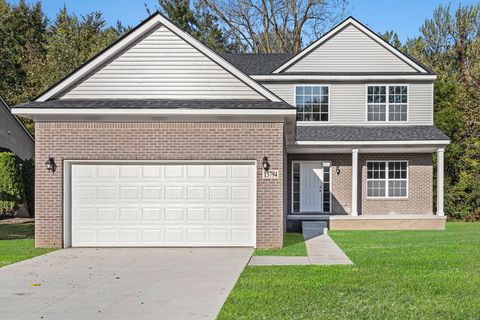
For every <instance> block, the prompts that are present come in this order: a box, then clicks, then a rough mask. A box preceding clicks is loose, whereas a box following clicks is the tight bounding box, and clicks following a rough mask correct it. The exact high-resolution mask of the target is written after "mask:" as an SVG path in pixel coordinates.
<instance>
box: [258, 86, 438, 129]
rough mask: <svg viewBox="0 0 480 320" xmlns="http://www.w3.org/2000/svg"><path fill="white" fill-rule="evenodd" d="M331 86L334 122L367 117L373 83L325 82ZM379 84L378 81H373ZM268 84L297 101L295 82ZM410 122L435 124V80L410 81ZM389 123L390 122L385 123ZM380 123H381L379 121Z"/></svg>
mask: <svg viewBox="0 0 480 320" xmlns="http://www.w3.org/2000/svg"><path fill="white" fill-rule="evenodd" d="M322 84H325V85H329V86H330V124H331V125H362V124H368V122H367V121H366V108H367V104H366V87H367V85H368V84H370V83H359V82H356V83H340V82H335V83H322ZM371 84H375V83H371ZM263 85H264V86H265V87H267V88H268V89H270V90H271V91H272V92H273V93H275V94H276V95H278V96H279V97H280V98H282V99H284V100H285V101H286V102H288V103H290V104H291V105H295V94H294V91H295V85H294V84H293V83H264V84H263ZM408 99H409V100H408V118H409V119H408V121H407V122H405V124H407V125H432V124H433V85H432V83H431V82H417V83H409V84H408ZM385 124H388V123H385ZM377 125H378V123H377Z"/></svg>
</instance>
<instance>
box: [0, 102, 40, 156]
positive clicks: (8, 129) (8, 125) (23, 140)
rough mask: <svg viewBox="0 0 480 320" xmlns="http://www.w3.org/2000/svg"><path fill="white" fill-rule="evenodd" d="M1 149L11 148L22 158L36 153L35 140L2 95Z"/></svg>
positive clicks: (0, 112)
mask: <svg viewBox="0 0 480 320" xmlns="http://www.w3.org/2000/svg"><path fill="white" fill-rule="evenodd" d="M0 150H3V151H6V150H10V151H12V152H13V153H15V154H16V155H17V156H18V157H19V158H21V159H24V160H25V159H30V158H33V156H34V155H35V140H34V139H33V136H32V135H31V134H30V132H29V131H28V130H27V128H25V126H24V125H23V123H22V122H21V121H20V119H18V117H17V116H15V115H13V114H12V113H11V111H10V107H9V106H8V104H7V102H6V101H5V100H4V99H3V97H1V96H0Z"/></svg>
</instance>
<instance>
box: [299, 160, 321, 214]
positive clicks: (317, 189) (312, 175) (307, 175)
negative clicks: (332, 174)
mask: <svg viewBox="0 0 480 320" xmlns="http://www.w3.org/2000/svg"><path fill="white" fill-rule="evenodd" d="M322 188H323V167H322V163H321V162H302V163H301V164H300V190H301V192H300V211H301V212H322V194H323V192H322V191H323V190H322Z"/></svg>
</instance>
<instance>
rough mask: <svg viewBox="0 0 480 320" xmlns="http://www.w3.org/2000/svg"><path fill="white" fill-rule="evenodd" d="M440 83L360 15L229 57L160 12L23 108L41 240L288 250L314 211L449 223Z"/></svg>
mask: <svg viewBox="0 0 480 320" xmlns="http://www.w3.org/2000/svg"><path fill="white" fill-rule="evenodd" d="M435 78H436V75H435V74H434V73H433V72H432V71H430V70H428V69H427V68H426V67H425V66H423V65H421V64H419V63H418V62H416V61H415V60H413V59H412V58H410V57H408V56H406V55H405V54H403V53H401V52H399V51H398V50H396V49H395V48H393V47H391V46H390V45H389V44H388V43H386V42H385V41H383V40H382V39H381V38H379V37H378V36H377V35H376V34H375V33H374V32H372V31H371V30H369V29H367V28H366V27H365V26H364V25H362V24H361V23H359V22H358V21H356V20H355V19H353V18H348V19H346V20H345V21H343V22H342V23H340V24H339V25H338V26H336V27H335V28H334V29H333V30H331V31H330V32H328V33H327V34H326V35H324V36H323V37H322V38H320V39H319V40H317V41H316V42H314V43H313V44H312V45H310V46H309V47H307V48H306V49H305V50H303V51H301V52H300V53H298V54H231V55H224V56H220V55H218V54H216V53H215V52H213V51H211V50H210V49H208V48H207V47H206V46H204V45H203V44H201V43H199V42H198V41H197V40H195V39H194V38H192V37H191V36H190V35H188V34H186V33H185V32H183V31H182V30H180V29H179V28H178V27H176V26H175V25H174V24H173V23H172V22H171V21H170V20H168V19H167V18H166V17H164V16H162V15H160V14H158V13H157V14H154V15H153V16H151V17H150V18H149V19H147V20H146V21H144V22H143V23H141V24H140V25H139V26H137V27H136V28H135V29H133V30H132V31H131V32H129V33H128V34H126V35H125V36H124V37H122V38H121V39H119V40H118V41H117V42H116V43H114V44H113V45H111V46H110V47H108V48H107V49H105V50H104V51H102V52H101V53H99V54H98V55H97V56H95V57H94V58H93V59H91V60H90V61H88V62H86V63H85V64H84V65H82V66H81V67H80V68H78V69H77V70H76V71H74V72H73V73H72V74H70V75H68V76H67V77H65V78H64V79H63V80H61V81H60V82H58V83H57V84H55V85H54V86H53V87H51V88H50V89H48V90H47V91H46V92H44V93H43V94H41V95H40V96H39V97H38V98H36V99H35V100H34V101H32V102H30V103H27V104H23V105H20V106H18V107H15V108H14V109H13V110H14V113H15V114H17V115H23V116H28V117H30V118H32V119H34V120H35V122H36V127H35V130H36V139H37V150H36V158H37V159H38V161H39V162H41V163H43V161H46V166H45V167H44V166H37V169H36V177H37V185H36V201H37V202H36V228H35V232H36V235H35V238H36V245H37V246H39V247H50V246H54V247H70V246H256V247H281V246H282V236H283V233H284V231H285V230H286V228H287V226H288V228H294V227H295V222H297V221H303V220H327V221H328V222H329V226H330V228H331V229H443V228H444V225H445V217H444V213H443V153H444V148H445V146H446V145H447V144H448V143H449V139H448V137H446V136H445V135H444V134H443V133H442V132H441V131H440V130H438V129H436V128H435V127H434V125H433V83H434V80H435ZM435 153H436V156H437V159H438V172H437V203H436V212H434V208H433V204H432V200H433V184H434V180H433V179H434V174H433V166H432V157H433V154H435Z"/></svg>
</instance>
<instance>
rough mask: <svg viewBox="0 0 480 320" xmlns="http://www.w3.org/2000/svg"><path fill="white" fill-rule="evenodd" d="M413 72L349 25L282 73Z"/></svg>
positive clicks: (409, 67)
mask: <svg viewBox="0 0 480 320" xmlns="http://www.w3.org/2000/svg"><path fill="white" fill-rule="evenodd" d="M312 71H317V72H415V71H416V70H415V69H414V68H412V67H411V66H409V65H408V64H407V63H405V62H404V61H402V60H401V59H400V58H398V57H397V56H395V55H394V54H393V53H392V52H390V51H388V50H387V49H385V48H384V47H383V46H381V45H380V44H379V43H378V42H376V41H375V40H373V39H372V38H370V37H369V36H367V35H366V34H364V33H363V32H362V31H360V30H359V29H357V28H356V27H355V26H353V25H349V26H347V27H345V28H344V29H343V30H341V31H340V32H339V33H337V34H336V35H334V36H333V37H332V38H330V39H328V40H327V41H326V42H324V43H322V44H321V45H320V46H319V47H318V48H316V49H314V50H313V51H312V52H310V53H309V54H308V55H307V56H305V57H304V58H303V59H301V60H299V61H298V62H297V63H295V64H294V65H293V66H291V67H290V68H289V69H287V70H286V72H312Z"/></svg>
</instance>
